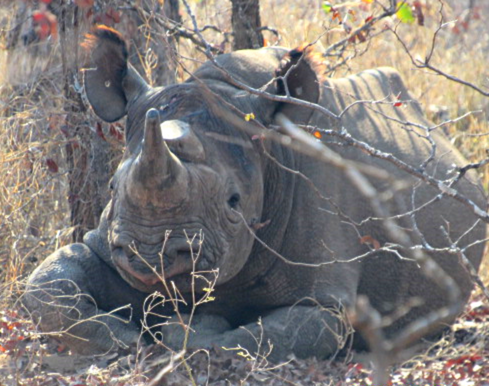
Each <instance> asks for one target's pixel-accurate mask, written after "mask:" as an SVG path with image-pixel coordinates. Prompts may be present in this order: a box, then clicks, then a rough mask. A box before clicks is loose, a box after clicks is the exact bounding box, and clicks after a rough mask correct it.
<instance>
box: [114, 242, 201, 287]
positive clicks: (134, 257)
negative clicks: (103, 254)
mask: <svg viewBox="0 0 489 386" xmlns="http://www.w3.org/2000/svg"><path fill="white" fill-rule="evenodd" d="M112 260H113V262H114V264H115V266H116V268H117V270H118V271H119V273H120V274H121V275H122V276H123V277H124V279H125V280H126V281H128V282H129V283H130V284H131V285H133V286H134V287H136V288H143V289H145V290H146V289H147V288H155V287H161V286H162V285H163V281H164V280H170V279H171V280H175V279H177V277H179V276H181V275H188V274H189V273H191V272H192V270H193V268H194V264H193V261H192V252H191V250H190V248H187V249H179V250H177V251H176V253H175V256H174V257H173V258H171V259H170V258H169V256H168V255H166V254H163V255H161V254H158V255H152V256H144V255H142V254H141V253H138V254H135V253H134V252H132V251H129V252H128V251H127V248H123V247H115V248H113V249H112Z"/></svg>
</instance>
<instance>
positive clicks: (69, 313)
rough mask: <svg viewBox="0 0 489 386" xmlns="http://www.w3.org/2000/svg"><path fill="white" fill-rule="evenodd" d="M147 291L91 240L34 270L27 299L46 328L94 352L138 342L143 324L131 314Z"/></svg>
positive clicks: (76, 347)
mask: <svg viewBox="0 0 489 386" xmlns="http://www.w3.org/2000/svg"><path fill="white" fill-rule="evenodd" d="M144 296H145V295H144V294H142V293H139V292H138V291H136V290H134V289H132V288H130V287H129V285H128V284H127V283H126V282H124V281H123V280H122V279H121V277H120V276H119V275H118V274H117V272H115V271H114V270H113V269H112V268H110V267H109V266H108V265H107V264H106V263H104V262H103V261H102V260H101V259H100V258H99V257H98V256H97V255H95V254H94V253H93V252H92V250H91V249H90V248H88V247H87V246H86V245H85V244H72V245H69V246H66V247H64V248H62V249H60V250H58V251H56V252H55V253H53V254H52V255H51V256H49V257H48V258H47V259H46V260H45V261H44V262H43V263H42V264H41V265H40V266H39V267H38V268H37V269H36V270H35V271H34V272H33V273H32V274H31V276H30V277H29V280H28V284H27V288H26V292H25V294H24V297H23V303H24V305H25V306H26V308H27V309H28V310H29V311H30V313H31V314H32V317H33V319H34V320H35V321H36V322H37V323H38V325H39V327H40V329H41V331H42V332H45V333H50V334H53V335H54V337H55V338H56V339H57V340H59V341H60V342H62V343H64V344H66V345H67V346H68V347H69V348H70V349H72V350H73V351H74V352H77V353H79V354H94V353H104V352H107V351H109V350H111V349H114V348H117V347H121V348H126V347H128V346H130V345H132V344H135V343H136V342H137V340H138V338H139V329H138V328H137V326H136V324H135V323H134V322H133V321H130V320H129V319H130V316H131V312H132V311H131V309H130V308H129V306H128V304H133V305H134V306H135V307H138V305H141V304H142V302H143V301H144ZM115 309H120V311H118V312H117V314H116V313H114V312H112V311H113V310H115ZM136 312H138V311H137V308H136ZM132 319H133V320H134V317H133V318H132Z"/></svg>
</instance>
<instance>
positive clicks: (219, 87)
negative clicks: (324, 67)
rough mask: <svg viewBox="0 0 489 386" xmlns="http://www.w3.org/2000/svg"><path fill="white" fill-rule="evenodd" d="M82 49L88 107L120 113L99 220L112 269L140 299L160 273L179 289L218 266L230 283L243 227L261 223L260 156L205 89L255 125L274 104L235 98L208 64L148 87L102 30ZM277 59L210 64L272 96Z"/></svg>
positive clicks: (240, 261)
mask: <svg viewBox="0 0 489 386" xmlns="http://www.w3.org/2000/svg"><path fill="white" fill-rule="evenodd" d="M85 48H87V49H88V51H89V52H90V58H91V62H90V65H89V68H87V69H86V70H85V89H86V94H87V97H88V100H89V102H90V104H91V105H92V107H93V110H94V111H95V113H96V114H97V115H98V116H99V117H101V118H102V119H104V120H105V121H108V122H112V121H115V120H117V119H120V118H122V117H123V116H124V115H126V114H127V125H126V132H125V135H126V150H125V154H124V157H123V160H122V162H121V164H120V165H119V168H118V170H117V172H116V174H115V175H114V177H113V180H112V182H111V189H112V200H111V202H110V204H109V205H110V209H109V211H108V214H107V222H108V229H109V235H108V237H109V244H110V248H111V259H112V262H113V264H114V265H115V267H116V268H117V270H118V271H119V273H120V274H121V276H122V277H123V278H124V279H125V280H126V281H127V282H129V283H130V284H131V285H132V286H133V287H135V288H137V289H139V290H141V291H144V292H152V291H154V290H158V289H160V290H161V285H162V283H161V276H163V277H164V278H165V279H170V280H172V281H174V282H175V283H176V285H177V287H178V288H179V289H180V291H189V290H190V285H191V280H190V278H191V276H190V275H189V273H190V272H192V270H194V269H195V270H196V271H208V270H212V269H218V270H219V275H218V279H217V284H221V283H224V282H226V281H228V280H230V279H231V278H233V277H235V276H236V275H237V274H238V273H239V272H240V270H241V269H242V268H243V266H244V265H245V264H246V262H247V259H248V256H249V255H250V252H251V249H252V246H253V242H254V237H253V234H252V233H251V232H250V225H252V224H254V223H256V222H259V221H260V220H261V217H262V211H263V197H264V189H265V187H264V162H263V154H262V153H263V152H262V151H261V146H260V144H259V143H257V141H253V140H252V138H250V136H249V135H247V134H245V133H243V132H241V131H240V130H238V129H236V128H233V127H232V125H230V124H229V122H226V121H225V120H223V119H221V118H219V117H218V116H216V114H213V111H215V109H216V105H215V104H216V101H215V99H214V100H209V98H208V97H206V95H208V92H209V90H211V91H213V92H214V93H217V94H219V95H220V97H221V98H222V99H223V100H225V101H227V102H229V101H231V102H232V104H233V105H234V106H235V107H237V109H239V110H241V111H245V112H253V113H254V114H255V115H256V116H258V117H260V120H261V121H262V122H263V123H264V124H267V123H268V122H269V121H270V120H271V119H272V116H273V113H274V112H275V111H276V110H277V105H276V103H275V102H272V101H266V100H261V99H258V98H253V97H251V96H250V95H244V94H245V93H243V92H242V91H241V90H239V89H238V88H236V87H234V86H232V85H229V84H228V83H226V81H225V80H224V79H223V78H222V77H221V75H220V73H219V71H218V70H217V69H215V68H213V66H212V65H204V66H202V67H201V68H200V69H199V70H198V71H197V73H196V78H194V79H191V80H189V81H187V82H185V83H182V84H178V85H173V86H170V87H167V88H152V87H150V86H149V85H148V84H147V83H146V82H145V81H144V80H143V78H142V77H141V76H140V75H139V74H138V73H137V72H136V70H135V69H134V68H133V67H132V66H131V65H130V64H128V63H127V49H126V45H125V42H124V41H123V39H122V38H121V36H120V35H119V34H118V33H117V32H115V31H113V30H111V29H108V28H105V27H98V28H97V29H96V30H95V31H94V33H93V35H89V37H88V38H87V41H86V43H85ZM286 52H287V51H285V50H278V49H276V50H271V53H268V56H267V58H266V59H264V61H263V63H261V64H259V65H254V64H253V63H251V59H250V60H248V59H247V54H246V52H244V53H243V54H237V55H236V54H232V55H224V56H222V57H220V58H219V60H220V62H221V63H222V65H223V66H225V67H227V68H228V69H229V72H231V73H233V75H234V76H236V78H238V79H240V80H242V81H246V82H248V83H249V84H250V83H251V85H252V86H254V87H261V86H263V85H265V84H267V83H269V86H268V89H267V90H268V91H270V92H276V91H277V86H276V85H275V84H273V82H270V81H271V80H272V78H273V76H274V75H275V70H276V69H277V68H278V67H279V65H280V60H281V58H282V57H283V56H284V53H286ZM250 58H251V56H250ZM254 58H256V56H255V57H254ZM247 60H248V62H247ZM253 60H254V59H253ZM251 65H254V66H255V67H254V68H253V69H250V66H251ZM245 75H246V76H247V77H248V79H243V77H244V76H245ZM197 78H198V79H197ZM313 84H314V82H313ZM202 239H203V243H202V244H201V245H199V244H200V243H201V241H202ZM199 247H201V251H200V254H199V256H198V258H197V259H196V261H195V256H196V254H197V251H198V250H199Z"/></svg>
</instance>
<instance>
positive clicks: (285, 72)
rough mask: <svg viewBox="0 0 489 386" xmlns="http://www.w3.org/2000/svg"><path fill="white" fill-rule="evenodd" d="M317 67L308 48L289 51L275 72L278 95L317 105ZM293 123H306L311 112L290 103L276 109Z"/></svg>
mask: <svg viewBox="0 0 489 386" xmlns="http://www.w3.org/2000/svg"><path fill="white" fill-rule="evenodd" d="M318 72H319V65H318V64H317V63H316V60H315V59H314V57H313V54H312V53H311V49H310V47H307V46H306V47H299V48H296V49H294V50H291V51H289V52H288V53H287V54H286V55H285V56H284V57H283V58H282V60H281V62H280V67H279V68H278V69H277V70H276V71H275V75H276V77H277V78H278V81H277V83H278V84H277V88H278V93H279V94H280V95H287V93H288V94H289V95H290V96H292V97H294V98H297V99H302V100H305V101H307V102H311V103H318V101H319V97H320V79H319V75H318ZM277 112H281V113H283V114H285V115H287V116H288V117H289V118H290V119H291V120H293V121H294V122H295V123H307V122H308V121H309V119H310V117H311V115H312V113H313V110H311V109H308V108H306V107H300V106H297V105H293V104H290V103H283V104H281V105H280V106H279V108H278V109H277Z"/></svg>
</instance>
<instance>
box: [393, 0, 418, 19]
mask: <svg viewBox="0 0 489 386" xmlns="http://www.w3.org/2000/svg"><path fill="white" fill-rule="evenodd" d="M396 16H397V18H398V19H399V20H400V21H401V22H402V23H414V21H415V20H416V18H415V17H414V15H413V11H412V10H411V6H410V5H409V4H407V3H405V2H403V3H401V4H400V5H399V9H398V10H397V12H396Z"/></svg>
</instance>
